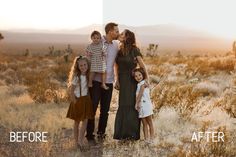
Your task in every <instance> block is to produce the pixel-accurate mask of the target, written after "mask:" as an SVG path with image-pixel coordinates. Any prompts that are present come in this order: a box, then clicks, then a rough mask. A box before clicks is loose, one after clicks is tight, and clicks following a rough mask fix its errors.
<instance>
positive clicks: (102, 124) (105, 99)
mask: <svg viewBox="0 0 236 157" xmlns="http://www.w3.org/2000/svg"><path fill="white" fill-rule="evenodd" d="M106 85H107V86H108V87H109V89H108V90H105V89H103V88H102V87H101V82H98V81H93V87H91V88H90V89H89V90H90V95H91V98H92V103H93V109H94V113H95V114H96V111H97V107H98V104H99V102H100V115H99V122H98V131H97V134H100V135H103V134H105V131H106V127H107V120H108V112H109V109H110V103H111V98H112V91H113V84H112V83H111V84H106ZM95 114H94V115H95ZM94 128H95V117H94V119H89V120H88V125H87V135H86V137H87V139H88V140H90V139H93V138H94V134H93V132H94Z"/></svg>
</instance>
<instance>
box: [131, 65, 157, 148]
mask: <svg viewBox="0 0 236 157" xmlns="http://www.w3.org/2000/svg"><path fill="white" fill-rule="evenodd" d="M133 74H134V78H135V80H136V81H137V82H138V85H137V90H136V104H135V109H136V110H138V112H139V118H141V121H142V124H143V134H144V139H145V142H147V143H150V144H152V143H153V139H154V128H153V123H152V117H151V115H152V114H153V109H152V102H151V99H150V91H149V88H148V87H147V86H146V85H145V79H146V74H145V71H144V70H143V69H142V68H137V69H134V71H133ZM148 130H149V131H148ZM148 133H149V134H150V136H149V135H148Z"/></svg>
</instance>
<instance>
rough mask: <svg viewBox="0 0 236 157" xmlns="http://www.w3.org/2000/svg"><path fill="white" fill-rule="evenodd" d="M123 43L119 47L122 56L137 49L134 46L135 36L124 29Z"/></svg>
mask: <svg viewBox="0 0 236 157" xmlns="http://www.w3.org/2000/svg"><path fill="white" fill-rule="evenodd" d="M124 32H125V38H126V39H125V41H123V42H121V47H120V52H121V53H122V54H123V55H127V54H128V53H129V52H131V51H132V49H133V48H137V46H136V39H135V34H134V33H133V32H132V31H130V30H128V29H125V30H124Z"/></svg>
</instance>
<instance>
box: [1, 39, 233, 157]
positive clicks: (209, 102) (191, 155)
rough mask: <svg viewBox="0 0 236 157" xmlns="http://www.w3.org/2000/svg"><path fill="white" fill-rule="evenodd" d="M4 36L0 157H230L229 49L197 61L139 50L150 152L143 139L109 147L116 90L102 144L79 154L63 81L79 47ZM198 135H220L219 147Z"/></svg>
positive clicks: (193, 56) (196, 56) (176, 54)
mask: <svg viewBox="0 0 236 157" xmlns="http://www.w3.org/2000/svg"><path fill="white" fill-rule="evenodd" d="M3 36H4V39H3V40H1V41H0V71H1V73H0V133H1V137H0V145H1V147H0V156H3V157H8V156H17V157H18V156H22V157H27V156H44V157H45V156H67V157H70V156H78V157H81V156H86V157H87V156H92V157H93V156H101V157H110V156H117V157H119V156H120V157H123V156H140V157H145V156H168V157H169V156H170V157H175V156H176V157H185V156H187V157H203V156H212V157H213V156H214V157H217V156H227V157H233V156H236V132H235V129H236V66H235V63H236V58H235V55H234V53H233V52H231V47H229V48H228V51H224V50H218V51H215V53H207V52H208V51H205V52H206V53H199V54H196V53H191V52H189V53H185V52H182V51H179V49H175V50H174V51H171V50H168V52H169V53H165V52H166V51H164V50H162V49H157V51H156V53H154V55H153V56H150V55H148V53H149V52H148V50H147V47H142V48H141V50H142V53H143V54H144V61H145V63H146V65H147V69H148V72H149V74H150V76H151V77H150V78H151V80H150V82H151V89H152V90H151V97H152V101H153V104H154V115H153V121H154V127H155V139H154V141H155V143H154V145H146V144H145V142H144V140H143V135H142V133H141V140H139V141H123V142H118V141H116V140H113V138H112V136H113V128H114V118H115V114H116V110H117V104H118V103H117V100H118V91H117V90H115V89H114V91H113V98H112V103H111V108H110V113H109V119H108V127H107V130H106V132H107V138H106V139H105V140H104V141H102V142H100V143H99V145H98V146H96V147H91V150H89V151H87V152H80V151H79V150H78V149H76V148H75V146H74V144H73V130H72V127H73V121H71V120H70V119H67V118H66V112H67V109H68V106H69V102H68V96H67V89H66V81H67V76H68V72H69V69H70V66H71V64H72V60H73V58H74V57H75V56H77V55H79V54H82V55H83V52H84V51H83V50H84V47H85V44H84V43H81V44H76V43H75V42H74V43H70V46H68V43H61V42H58V43H50V42H49V43H37V42H32V43H27V44H26V43H20V42H16V41H14V42H7V36H5V35H4V34H3ZM4 40H5V41H4ZM52 45H53V46H54V47H55V49H54V48H53V49H52ZM159 46H160V47H161V46H162V45H159ZM70 48H71V51H70V53H66V52H67V51H68V50H69V49H70ZM200 48H201V47H200ZM27 49H28V50H27ZM187 51H190V50H187ZM157 82H159V83H158V84H157ZM98 115H99V111H98V112H97V116H98ZM10 131H46V132H48V142H46V143H43V142H38V143H37V142H33V143H31V142H22V143H11V142H9V132H10ZM198 131H202V132H206V131H216V132H223V133H224V135H225V138H224V142H212V141H210V142H209V141H206V140H205V139H202V140H200V141H199V142H192V141H191V138H192V135H193V132H198Z"/></svg>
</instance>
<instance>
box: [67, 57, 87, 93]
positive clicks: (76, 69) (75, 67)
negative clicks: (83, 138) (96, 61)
mask: <svg viewBox="0 0 236 157" xmlns="http://www.w3.org/2000/svg"><path fill="white" fill-rule="evenodd" d="M82 60H84V61H86V63H87V64H88V70H87V72H86V79H87V83H88V80H89V72H90V64H89V60H88V58H87V57H83V56H79V57H76V58H75V59H74V61H73V64H72V66H71V69H70V72H69V77H68V83H67V87H68V88H70V87H71V85H72V81H73V79H74V77H75V76H78V78H79V81H78V83H79V85H80V75H81V71H80V69H79V66H78V62H80V61H82Z"/></svg>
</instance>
